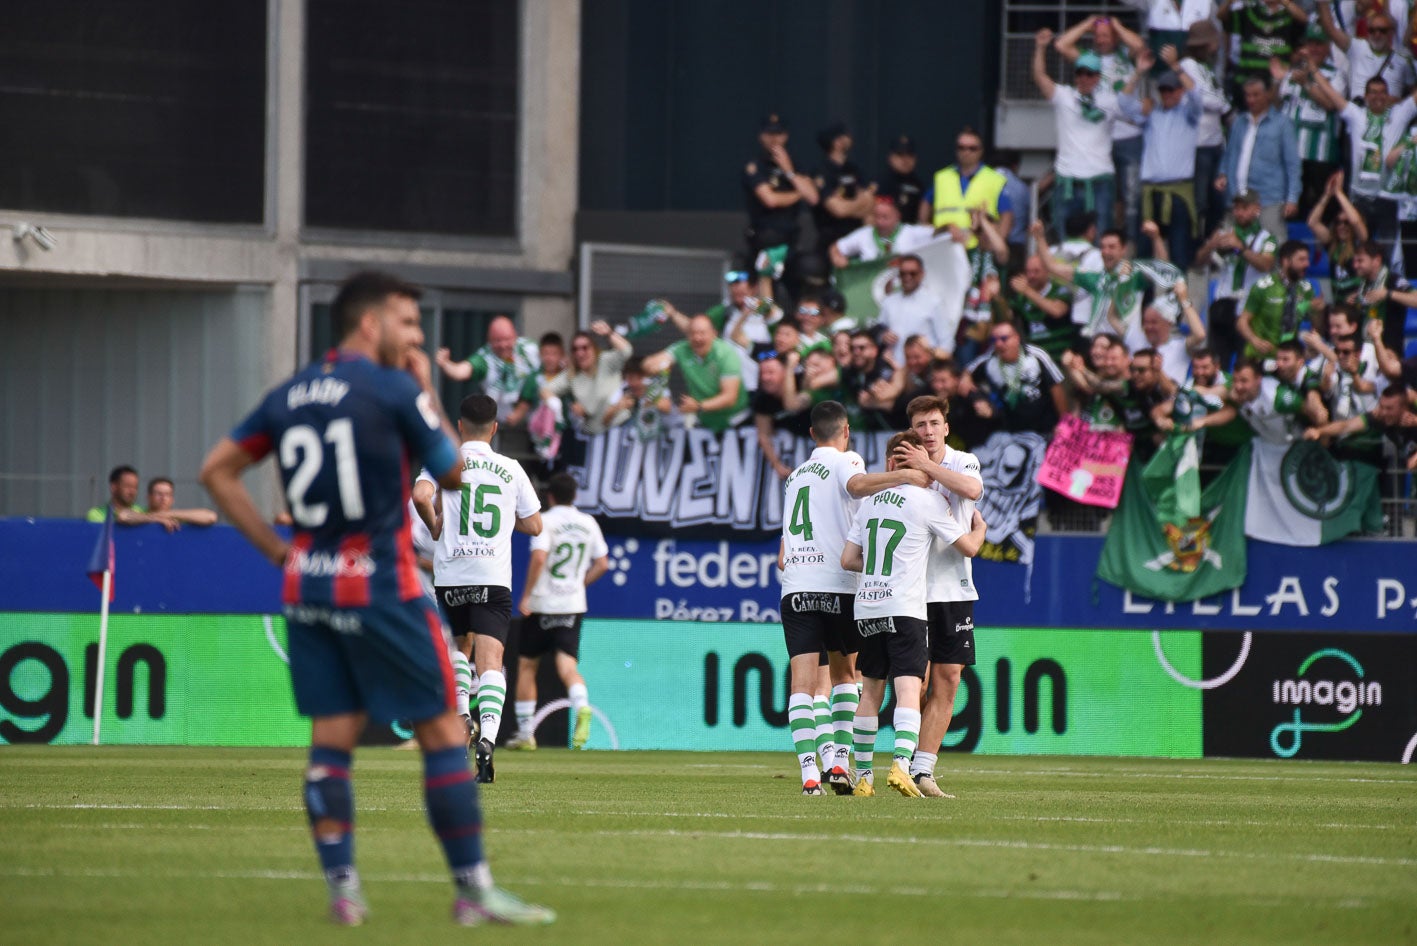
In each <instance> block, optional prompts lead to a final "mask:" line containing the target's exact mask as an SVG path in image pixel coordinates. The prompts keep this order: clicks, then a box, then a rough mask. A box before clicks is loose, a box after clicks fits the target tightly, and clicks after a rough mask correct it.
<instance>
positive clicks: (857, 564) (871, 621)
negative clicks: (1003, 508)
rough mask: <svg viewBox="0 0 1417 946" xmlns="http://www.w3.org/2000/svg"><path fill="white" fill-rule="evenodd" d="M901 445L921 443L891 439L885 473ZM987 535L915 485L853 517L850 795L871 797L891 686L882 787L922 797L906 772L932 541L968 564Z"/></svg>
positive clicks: (916, 715) (923, 649) (916, 719)
mask: <svg viewBox="0 0 1417 946" xmlns="http://www.w3.org/2000/svg"><path fill="white" fill-rule="evenodd" d="M902 444H912V445H916V446H918V445H919V444H920V438H919V437H918V436H916V435H915V434H914V433H913V432H910V431H906V432H905V433H900V434H896V435H895V436H894V437H892V438H891V439H890V441H889V442H888V443H887V444H886V456H887V459H886V469H887V470H894V469H898V468H899V466H900V465H899V463H898V461H897V460H896V459H895V457H896V451H897V449H898V448H899V447H900V446H901V445H902ZM984 528H985V527H984V519H983V517H981V516H980V515H979V511H978V510H975V511H974V513H973V516H972V517H971V522H970V531H968V532H966V531H965V527H964V526H963V525H961V524H960V523H959V522H957V521H956V520H955V518H954V516H953V515H952V514H951V513H950V508H949V503H948V502H947V501H946V500H945V497H944V496H943V495H942V494H941V493H938V492H936V491H935V490H931V489H925V488H923V487H919V486H914V485H908V486H896V487H893V488H891V489H887V490H882V491H881V492H879V493H877V494H876V495H874V496H872V497H871V498H870V499H868V500H866V501H865V502H863V503H862V504H861V508H860V509H858V510H857V511H856V518H854V519H853V520H852V522H851V527H850V529H849V530H848V531H847V534H846V547H845V548H844V549H843V550H842V553H841V567H842V568H845V569H848V570H849V571H856V572H860V573H861V578H860V582H859V583H858V585H857V587H856V601H855V607H854V611H855V616H856V629H857V631H858V632H859V633H860V634H861V637H862V638H863V640H862V643H861V651H860V653H859V654H857V658H856V662H857V667H858V668H859V669H860V671H861V676H862V679H863V686H862V688H861V707H860V708H859V709H858V710H857V715H856V732H855V737H856V769H857V773H858V774H857V781H856V788H855V790H854V794H857V795H874V794H875V793H876V792H875V781H874V777H873V755H874V752H875V745H876V730H877V728H878V726H879V719H878V717H877V715H876V714H877V713H878V712H879V709H880V706H881V700H882V698H883V697H884V696H885V691H886V679H887V678H889V679H890V681H891V684H892V686H893V687H894V689H895V699H896V706H895V718H894V720H893V722H894V725H895V751H894V753H893V756H892V760H891V769H890V774H889V775H888V776H887V778H886V784H888V785H889V786H890V787H891V788H893V789H895V790H896V791H898V792H900V793H901V794H902V795H905V796H907V797H911V798H919V797H921V791H920V789H919V788H918V787H917V786H916V784H915V782H914V781H913V780H912V779H911V777H910V773H909V771H908V768H909V765H910V758H911V756H912V755H913V754H914V753H915V745H916V742H917V741H918V740H919V737H920V691H921V685H922V683H923V681H924V679H925V672H926V665H927V663H928V650H929V643H928V625H927V624H926V607H925V604H926V602H925V597H926V595H925V586H926V572H927V570H928V568H929V565H930V558H931V551H932V548H933V543H932V538H936V539H939V540H942V541H944V542H945V543H947V544H949V545H953V546H954V547H955V548H956V549H958V550H959V551H960V552H961V553H962V554H964V555H968V556H973V555H976V554H978V552H979V548H980V546H982V545H983V544H984Z"/></svg>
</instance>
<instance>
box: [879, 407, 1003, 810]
mask: <svg viewBox="0 0 1417 946" xmlns="http://www.w3.org/2000/svg"><path fill="white" fill-rule="evenodd" d="M949 410H950V405H949V401H947V400H945V399H944V398H940V397H929V396H927V397H917V398H914V399H912V400H911V402H910V403H909V404H907V405H906V407H905V413H906V416H908V417H909V418H910V429H911V431H912V432H914V433H915V435H916V436H917V437H919V438H920V446H918V447H916V446H913V445H911V444H902V445H901V446H900V448H899V449H898V450H897V451H896V455H895V460H896V464H897V465H898V466H906V467H910V468H911V469H916V470H920V471H921V472H923V473H925V474H926V475H928V476H929V477H930V487H931V488H932V489H934V490H937V491H939V492H940V493H942V494H943V495H944V497H945V499H946V500H947V501H948V502H949V504H950V513H951V514H952V515H953V516H954V517H955V520H956V521H958V522H970V521H972V520H973V518H974V504H975V503H976V502H978V501H979V498H980V497H981V496H983V495H984V481H983V480H982V479H981V478H980V476H979V458H978V457H976V456H975V455H974V454H972V453H966V452H965V451H963V450H956V449H954V448H953V447H951V446H950V445H949V444H947V443H945V438H946V437H948V436H949V434H950V425H949ZM977 600H979V590H978V589H977V588H976V587H975V585H974V564H973V562H972V561H971V560H970V558H969V556H967V555H963V554H961V553H960V551H959V548H958V546H952V545H948V544H946V543H945V542H943V541H941V540H940V539H936V540H935V546H934V549H933V551H932V552H931V557H930V570H929V576H928V578H927V580H926V591H925V601H926V602H927V604H926V607H925V610H926V615H927V621H928V623H929V625H930V673H929V676H928V677H927V678H926V681H925V686H926V697H925V708H924V710H923V712H922V714H921V719H920V744H919V746H918V747H917V748H916V750H915V757H914V758H913V759H912V760H911V761H910V775H911V778H913V779H914V780H915V785H916V787H917V788H919V789H920V793H921V794H922V795H924V796H925V797H927V798H948V797H951V796H949V795H947V794H946V793H945V792H943V791H941V790H940V787H939V786H938V785H937V784H935V761H936V759H937V757H938V755H939V752H940V745H941V743H943V742H944V738H945V732H946V731H947V730H948V729H949V728H950V719H951V718H952V717H953V716H954V704H955V694H956V693H957V692H958V691H959V678H960V674H961V673H963V671H964V668H965V667H966V666H972V665H973V664H974V650H975V648H974V602H975V601H977Z"/></svg>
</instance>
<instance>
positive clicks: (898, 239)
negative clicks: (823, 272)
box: [830, 196, 935, 269]
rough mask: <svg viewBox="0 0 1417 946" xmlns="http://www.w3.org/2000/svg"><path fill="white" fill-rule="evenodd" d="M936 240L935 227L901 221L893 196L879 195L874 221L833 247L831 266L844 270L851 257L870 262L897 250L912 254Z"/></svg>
mask: <svg viewBox="0 0 1417 946" xmlns="http://www.w3.org/2000/svg"><path fill="white" fill-rule="evenodd" d="M933 239H935V228H934V227H927V226H923V225H922V224H918V223H902V222H901V217H900V208H899V207H897V206H896V202H895V198H894V197H886V196H881V197H877V198H876V203H875V206H874V207H872V209H871V222H870V223H869V224H867V225H866V226H864V227H858V228H856V229H855V230H852V231H851V232H850V233H848V234H847V235H846V236H844V237H842V238H841V239H840V240H837V241H836V242H835V243H833V244H832V245H831V247H830V253H831V261H832V265H833V266H835V267H836V268H837V269H842V268H843V267H845V266H846V265H847V264H848V263H850V262H851V261H852V260H859V261H860V262H863V263H869V262H871V261H872V260H878V259H881V258H882V257H886V256H892V255H894V254H896V253H909V252H910V251H911V250H914V249H917V248H918V247H921V246H924V245H925V244H926V243H929V242H930V241H931V240H933Z"/></svg>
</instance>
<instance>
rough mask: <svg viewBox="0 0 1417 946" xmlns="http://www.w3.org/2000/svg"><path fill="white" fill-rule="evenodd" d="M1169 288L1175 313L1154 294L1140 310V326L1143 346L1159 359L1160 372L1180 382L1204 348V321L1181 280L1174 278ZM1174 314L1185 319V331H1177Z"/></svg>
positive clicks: (1183, 381)
mask: <svg viewBox="0 0 1417 946" xmlns="http://www.w3.org/2000/svg"><path fill="white" fill-rule="evenodd" d="M1171 291H1172V293H1173V294H1174V295H1175V297H1176V299H1177V301H1178V302H1179V304H1180V311H1179V313H1173V312H1172V311H1170V309H1169V305H1170V303H1169V302H1167V301H1165V297H1158V298H1157V299H1156V300H1155V301H1154V302H1153V303H1152V304H1151V305H1149V306H1147V307H1146V309H1145V310H1144V311H1143V312H1142V314H1141V328H1142V334H1143V335H1145V336H1146V342H1147V345H1148V346H1150V348H1151V349H1152V350H1153V351H1155V352H1156V355H1157V357H1158V358H1159V359H1160V362H1161V371H1162V373H1163V374H1164V375H1166V377H1168V378H1170V379H1171V380H1172V381H1173V382H1174V383H1176V384H1184V383H1185V380H1186V375H1187V374H1188V373H1189V372H1190V367H1191V359H1192V358H1193V357H1195V354H1196V352H1198V351H1200V350H1201V349H1202V348H1204V347H1205V338H1206V335H1205V323H1204V322H1202V321H1201V317H1200V313H1199V312H1197V311H1196V307H1195V306H1194V305H1192V304H1191V295H1190V290H1189V289H1188V288H1187V287H1186V281H1185V280H1184V279H1178V280H1176V286H1175V288H1173V289H1172V290H1171ZM1177 314H1179V315H1180V317H1181V319H1182V320H1184V321H1185V324H1186V330H1187V333H1188V334H1182V333H1181V332H1179V331H1177V320H1176V315H1177Z"/></svg>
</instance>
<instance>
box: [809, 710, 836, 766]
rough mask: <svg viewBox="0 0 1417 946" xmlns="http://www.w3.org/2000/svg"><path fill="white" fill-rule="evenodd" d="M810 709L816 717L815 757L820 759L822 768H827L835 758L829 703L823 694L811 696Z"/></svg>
mask: <svg viewBox="0 0 1417 946" xmlns="http://www.w3.org/2000/svg"><path fill="white" fill-rule="evenodd" d="M812 709H813V712H814V713H815V715H816V719H817V757H818V758H820V759H821V760H822V768H825V769H829V768H831V767H832V760H833V759H835V758H836V745H835V739H834V738H833V736H835V730H833V729H832V709H831V703H829V702H827V698H826V697H825V696H815V697H813V698H812Z"/></svg>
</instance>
